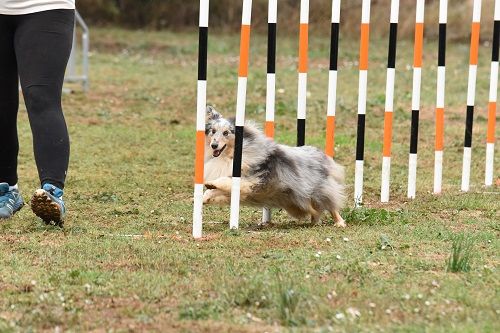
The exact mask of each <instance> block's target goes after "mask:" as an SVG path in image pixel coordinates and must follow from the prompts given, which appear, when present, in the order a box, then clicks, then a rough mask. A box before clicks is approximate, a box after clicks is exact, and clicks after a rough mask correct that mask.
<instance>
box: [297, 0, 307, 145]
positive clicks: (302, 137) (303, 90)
mask: <svg viewBox="0 0 500 333" xmlns="http://www.w3.org/2000/svg"><path fill="white" fill-rule="evenodd" d="M308 49H309V0H300V30H299V82H298V97H297V146H303V145H305V141H306V105H307V53H308Z"/></svg>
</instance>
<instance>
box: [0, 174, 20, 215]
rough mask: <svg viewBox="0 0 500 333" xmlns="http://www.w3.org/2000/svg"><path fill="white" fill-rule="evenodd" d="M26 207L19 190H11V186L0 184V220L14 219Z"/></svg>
mask: <svg viewBox="0 0 500 333" xmlns="http://www.w3.org/2000/svg"><path fill="white" fill-rule="evenodd" d="M23 206H24V201H23V198H22V197H21V195H20V194H19V190H17V189H14V190H9V184H7V183H0V219H8V218H10V217H12V215H14V214H15V213H16V212H17V211H18V210H20V209H21V208H22V207H23Z"/></svg>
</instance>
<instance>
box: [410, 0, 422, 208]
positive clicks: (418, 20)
mask: <svg viewBox="0 0 500 333" xmlns="http://www.w3.org/2000/svg"><path fill="white" fill-rule="evenodd" d="M424 8H425V0H417V10H416V15H415V45H414V49H413V88H412V96H411V137H410V157H409V161H408V198H412V199H413V198H415V191H416V185H417V145H418V121H419V111H420V85H421V81H422V49H423V44H424Z"/></svg>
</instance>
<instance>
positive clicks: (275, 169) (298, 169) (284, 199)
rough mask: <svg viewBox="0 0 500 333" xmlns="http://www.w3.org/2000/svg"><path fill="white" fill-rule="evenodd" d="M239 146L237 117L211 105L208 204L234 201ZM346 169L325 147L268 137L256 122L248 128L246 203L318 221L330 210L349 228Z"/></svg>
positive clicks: (242, 192)
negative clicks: (290, 143)
mask: <svg viewBox="0 0 500 333" xmlns="http://www.w3.org/2000/svg"><path fill="white" fill-rule="evenodd" d="M234 146H235V125H234V120H232V119H226V118H224V117H222V115H221V114H220V113H219V112H218V111H216V110H215V109H214V108H213V107H210V106H208V107H207V111H206V125H205V170H204V171H205V173H204V174H205V178H204V183H205V187H206V188H207V190H206V191H205V192H204V195H203V202H204V203H205V204H219V205H225V204H229V203H230V201H231V187H232V178H231V176H232V169H233V160H234ZM344 200H345V193H344V168H343V167H342V166H340V165H339V164H337V163H336V162H334V161H333V159H332V158H331V157H329V156H327V155H326V154H324V153H323V152H322V151H321V150H319V149H317V148H315V147H311V146H302V147H289V146H286V145H282V144H278V143H276V142H275V141H273V140H271V139H269V138H267V137H266V136H265V135H264V134H263V133H262V131H261V130H260V129H259V128H258V127H257V126H256V125H255V124H254V123H252V122H246V123H245V126H244V130H243V154H242V162H241V186H240V201H241V204H243V205H249V206H257V207H266V208H282V209H284V210H285V211H286V212H287V213H288V214H289V215H290V216H292V217H293V218H296V219H304V218H308V217H310V219H311V222H313V223H319V222H320V218H321V215H322V214H323V212H324V211H328V212H329V213H330V214H331V215H332V218H333V220H334V222H335V226H338V227H345V226H346V224H345V221H344V219H343V218H342V217H341V216H340V213H339V211H340V209H341V208H342V207H343V204H344Z"/></svg>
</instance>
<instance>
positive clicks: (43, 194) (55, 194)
mask: <svg viewBox="0 0 500 333" xmlns="http://www.w3.org/2000/svg"><path fill="white" fill-rule="evenodd" d="M62 196H63V190H61V189H60V188H58V187H56V186H54V185H52V184H44V185H43V187H42V188H41V189H39V190H36V192H35V194H34V195H33V198H31V210H33V213H35V215H36V216H38V217H39V218H41V219H42V220H43V221H44V222H45V223H47V224H54V225H56V226H60V227H62V226H63V223H64V215H66V208H65V207H64V201H63V200H62Z"/></svg>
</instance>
